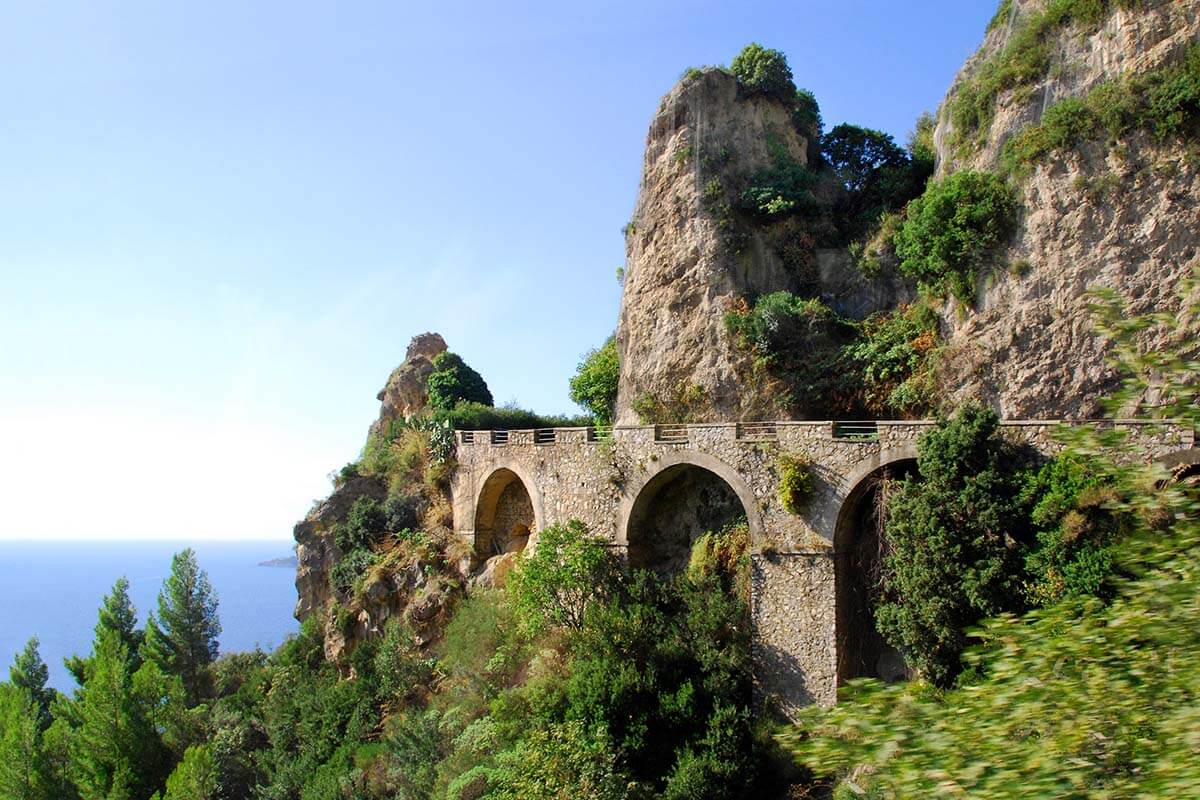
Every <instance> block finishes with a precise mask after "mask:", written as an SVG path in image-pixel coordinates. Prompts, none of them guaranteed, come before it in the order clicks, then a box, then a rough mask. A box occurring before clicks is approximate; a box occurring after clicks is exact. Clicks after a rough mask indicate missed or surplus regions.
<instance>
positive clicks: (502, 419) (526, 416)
mask: <svg viewBox="0 0 1200 800" xmlns="http://www.w3.org/2000/svg"><path fill="white" fill-rule="evenodd" d="M435 418H436V419H437V421H438V422H439V423H445V424H447V425H448V426H449V427H450V428H451V429H453V430H463V431H486V430H494V431H499V430H529V429H532V428H585V427H587V426H588V425H591V424H592V420H591V418H590V417H567V416H562V415H554V416H546V415H543V414H537V413H535V412H533V411H529V410H527V409H524V408H517V407H516V406H500V407H498V408H497V407H493V406H485V405H481V404H479V403H466V402H462V403H459V404H458V405H456V406H455V407H454V408H452V409H450V410H449V411H441V412H438V414H437V416H436V417H435Z"/></svg>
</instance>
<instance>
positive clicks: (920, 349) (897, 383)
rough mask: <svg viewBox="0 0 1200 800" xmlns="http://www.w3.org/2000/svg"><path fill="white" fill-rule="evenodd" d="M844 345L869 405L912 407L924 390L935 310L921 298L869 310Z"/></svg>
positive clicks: (935, 335) (922, 402) (934, 345)
mask: <svg viewBox="0 0 1200 800" xmlns="http://www.w3.org/2000/svg"><path fill="white" fill-rule="evenodd" d="M859 333H860V336H859V338H858V339H857V340H855V342H854V343H853V344H850V345H848V346H847V347H846V350H845V358H846V361H847V363H849V364H853V365H854V368H855V371H856V372H857V373H858V374H859V375H861V376H862V379H863V391H862V393H863V401H864V403H865V405H866V406H867V407H868V408H870V409H874V410H883V409H888V410H892V411H900V412H912V411H913V410H914V409H919V408H921V407H923V406H924V405H925V404H926V402H927V400H928V395H929V394H930V384H931V380H930V375H929V373H930V360H931V358H932V357H933V354H934V353H935V352H936V351H937V347H938V324H937V316H936V315H935V314H934V313H933V311H932V310H931V309H930V308H929V307H928V306H927V305H925V304H923V303H913V304H911V305H908V306H901V307H900V308H897V309H895V310H894V311H890V312H880V313H877V314H872V315H871V316H869V317H867V318H866V319H865V320H863V321H862V322H861V323H860V324H859Z"/></svg>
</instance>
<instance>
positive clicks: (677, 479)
mask: <svg viewBox="0 0 1200 800" xmlns="http://www.w3.org/2000/svg"><path fill="white" fill-rule="evenodd" d="M748 517H749V514H748V513H747V508H746V506H745V505H744V504H743V503H742V500H741V499H740V498H739V493H738V491H736V490H735V489H734V488H733V486H731V485H730V484H729V483H728V482H727V481H726V480H725V479H724V478H722V477H721V476H719V475H717V474H716V473H715V472H713V471H712V470H709V469H706V468H705V467H702V466H699V465H697V464H690V463H680V464H673V465H671V466H668V467H666V468H664V469H663V470H662V471H660V472H659V473H658V474H656V475H655V476H654V477H652V478H651V479H650V480H649V481H647V482H646V484H645V486H643V487H642V489H641V491H640V492H638V494H637V496H636V498H635V499H634V502H633V506H632V509H631V510H630V512H629V518H628V524H627V526H626V533H625V536H626V543H627V545H628V553H629V564H630V566H632V567H641V568H644V569H652V570H654V571H656V572H659V573H663V574H673V573H676V572H679V571H681V570H683V569H685V568H686V567H687V563H688V558H689V557H690V555H691V550H692V545H693V544H694V543H695V542H696V540H697V539H698V538H700V536H702V535H703V534H704V533H706V532H708V531H717V530H720V529H722V528H724V527H725V526H726V525H729V524H730V523H732V522H735V521H737V520H747V519H748Z"/></svg>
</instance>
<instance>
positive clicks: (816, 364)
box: [725, 292, 854, 413]
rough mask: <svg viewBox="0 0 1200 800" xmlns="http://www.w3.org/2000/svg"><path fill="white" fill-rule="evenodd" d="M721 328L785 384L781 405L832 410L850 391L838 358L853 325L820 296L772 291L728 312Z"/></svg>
mask: <svg viewBox="0 0 1200 800" xmlns="http://www.w3.org/2000/svg"><path fill="white" fill-rule="evenodd" d="M725 327H726V330H727V331H728V332H729V335H730V337H731V338H732V339H733V341H734V344H735V345H736V346H738V347H742V348H747V349H749V350H751V351H752V352H753V353H754V354H755V356H756V357H757V360H758V361H759V363H760V365H761V366H762V367H764V368H766V369H768V370H770V371H771V373H772V374H774V375H775V376H776V377H778V378H779V379H780V380H782V381H784V382H785V383H786V385H787V386H788V388H789V390H790V392H791V395H790V397H786V398H784V397H781V398H779V400H780V402H781V403H797V404H800V405H802V406H803V407H804V408H806V409H807V410H808V411H809V413H819V412H822V411H823V412H825V413H833V412H834V411H836V410H837V409H838V408H840V407H841V405H842V404H843V403H844V401H845V397H846V396H847V394H848V393H849V392H850V391H851V390H852V387H851V386H850V385H849V383H850V382H852V381H853V377H852V376H848V375H847V374H846V373H845V371H844V370H843V369H841V366H842V361H841V359H842V348H843V347H844V346H845V345H846V344H847V343H849V342H850V341H851V340H852V339H853V337H854V327H853V325H851V324H850V323H849V322H847V321H846V320H844V319H843V318H841V317H840V316H838V315H837V314H836V313H834V311H833V310H832V309H831V308H829V306H827V305H825V304H824V303H823V302H821V301H820V300H817V299H807V298H802V297H798V296H796V295H794V294H791V293H790V292H773V293H771V294H767V295H763V296H762V297H760V298H758V300H757V302H755V303H754V305H753V306H752V307H748V308H743V309H741V310H735V311H731V312H729V313H727V314H726V315H725Z"/></svg>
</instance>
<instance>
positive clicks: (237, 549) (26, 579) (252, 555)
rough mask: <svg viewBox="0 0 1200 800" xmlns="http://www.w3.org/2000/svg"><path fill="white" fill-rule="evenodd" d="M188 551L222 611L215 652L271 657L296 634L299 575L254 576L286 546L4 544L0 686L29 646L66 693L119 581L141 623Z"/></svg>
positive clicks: (0, 544)
mask: <svg viewBox="0 0 1200 800" xmlns="http://www.w3.org/2000/svg"><path fill="white" fill-rule="evenodd" d="M186 547H191V548H192V549H193V550H195V551H196V559H197V561H198V562H199V563H200V568H201V569H203V570H205V571H206V572H207V573H208V577H209V580H210V581H211V582H212V585H213V589H214V590H215V591H216V594H217V598H218V600H219V602H220V605H219V608H218V614H219V616H220V619H221V627H222V632H221V636H220V637H219V639H218V641H219V642H220V646H221V652H222V653H228V652H237V651H244V650H252V649H254V648H255V647H261V648H263V649H264V650H268V651H269V650H272V649H274V648H275V647H277V646H278V645H279V644H280V643H282V642H283V640H284V639H285V638H286V637H287V636H288V635H289V634H291V633H294V632H296V631H297V630H299V625H298V624H297V622H296V620H295V618H293V617H292V610H293V608H294V607H295V605H296V587H295V583H294V581H295V575H296V570H295V568H294V567H293V566H291V564H287V565H286V566H259V565H260V564H261V563H262V562H266V561H272V560H279V559H282V560H285V561H288V560H290V559H291V558H292V555H293V554H292V543H291V542H290V541H287V540H281V539H274V540H264V541H239V542H204V541H202V542H171V541H136V542H135V541H48V542H33V541H0V680H7V679H8V667H9V665H11V664H12V662H13V658H14V657H15V656H16V654H17V653H18V652H20V651H21V650H22V649H24V647H25V643H26V641H28V639H29V637H30V636H34V635H36V636H37V637H38V639H39V640H40V650H41V654H42V658H43V659H44V660H45V662H46V664H47V665H48V666H49V668H50V684H51V685H52V686H53V687H54V688H56V689H58V690H60V691H71V690H72V689H74V688H75V681H74V680H73V679H72V678H71V675H70V673H69V672H67V670H66V668H65V667H64V666H63V659H64V658H65V657H67V656H69V655H73V654H76V653H78V654H80V655H86V654H87V653H88V652H89V651H90V649H91V644H92V637H93V628H94V627H95V625H96V614H97V611H98V609H99V608H100V603H101V600H103V598H104V595H106V594H108V593H109V591H110V590H111V589H112V585H113V583H114V582H115V581H116V580H117V578H120V577H122V576H124V577H126V578H128V580H129V595H130V599H131V600H132V601H133V604H134V606H135V607H136V608H137V611H138V619H139V621H140V622H141V623H145V621H146V615H147V613H148V612H150V611H153V610H154V609H155V608H156V604H157V597H158V592H159V589H160V588H162V582H163V579H164V578H165V577H166V576H167V575H168V574H169V573H170V571H171V556H172V555H174V554H175V553H177V552H179V551H180V550H183V549H184V548H186Z"/></svg>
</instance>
